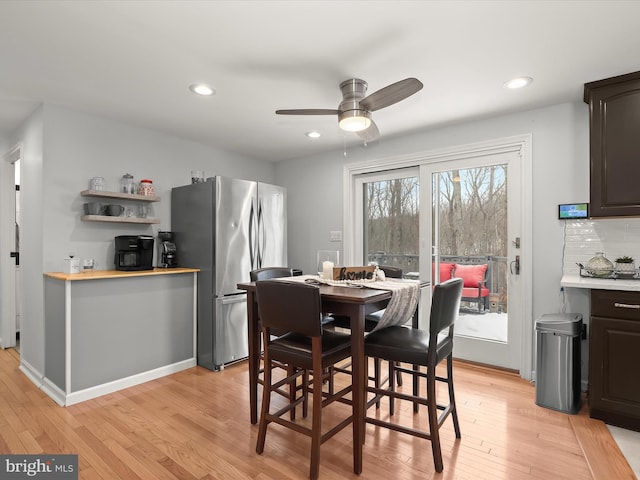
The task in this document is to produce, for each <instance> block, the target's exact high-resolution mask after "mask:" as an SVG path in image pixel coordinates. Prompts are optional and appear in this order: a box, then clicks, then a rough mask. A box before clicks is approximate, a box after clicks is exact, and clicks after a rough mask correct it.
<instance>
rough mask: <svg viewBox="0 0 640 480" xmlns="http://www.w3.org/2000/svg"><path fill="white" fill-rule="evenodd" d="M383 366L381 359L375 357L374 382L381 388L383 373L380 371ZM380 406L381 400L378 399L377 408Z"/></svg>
mask: <svg viewBox="0 0 640 480" xmlns="http://www.w3.org/2000/svg"><path fill="white" fill-rule="evenodd" d="M381 367H382V362H381V361H380V359H379V358H374V359H373V379H374V380H373V383H374V384H375V386H376V388H380V384H381V382H380V377H381V375H382V373H381V372H380V370H381ZM378 408H380V400H378V401H377V402H376V409H378Z"/></svg>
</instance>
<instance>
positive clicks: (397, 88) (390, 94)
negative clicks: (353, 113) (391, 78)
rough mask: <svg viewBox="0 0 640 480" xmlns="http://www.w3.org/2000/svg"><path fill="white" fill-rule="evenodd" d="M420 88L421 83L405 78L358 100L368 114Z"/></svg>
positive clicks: (408, 95)
mask: <svg viewBox="0 0 640 480" xmlns="http://www.w3.org/2000/svg"><path fill="white" fill-rule="evenodd" d="M422 87H423V85H422V82H421V81H420V80H418V79H417V78H405V79H404V80H400V81H399V82H396V83H392V84H391V85H387V86H386V87H384V88H381V89H380V90H378V91H376V92H373V93H372V94H371V95H368V96H366V97H365V98H363V99H362V100H360V106H361V107H363V108H365V109H367V110H369V111H370V112H375V111H376V110H380V109H381V108H384V107H388V106H389V105H393V104H394V103H398V102H399V101H401V100H404V99H405V98H407V97H410V96H411V95H413V94H414V93H416V92H418V91H420V90H421V89H422Z"/></svg>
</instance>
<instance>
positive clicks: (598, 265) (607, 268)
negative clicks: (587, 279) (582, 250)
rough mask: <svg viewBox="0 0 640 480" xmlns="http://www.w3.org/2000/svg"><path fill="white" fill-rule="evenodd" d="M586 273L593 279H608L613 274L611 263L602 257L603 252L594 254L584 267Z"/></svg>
mask: <svg viewBox="0 0 640 480" xmlns="http://www.w3.org/2000/svg"><path fill="white" fill-rule="evenodd" d="M585 268H586V270H587V273H589V274H590V275H593V276H594V277H609V276H611V275H612V274H613V263H612V262H611V260H609V259H608V258H606V257H605V256H604V252H596V256H595V257H593V258H591V259H590V260H589V261H588V262H587V265H586V267H585Z"/></svg>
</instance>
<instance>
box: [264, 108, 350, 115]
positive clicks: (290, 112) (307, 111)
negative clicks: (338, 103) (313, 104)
mask: <svg viewBox="0 0 640 480" xmlns="http://www.w3.org/2000/svg"><path fill="white" fill-rule="evenodd" d="M338 113H340V112H338V110H331V109H328V108H315V109H314V108H303V109H299V110H276V114H278V115H337V114H338Z"/></svg>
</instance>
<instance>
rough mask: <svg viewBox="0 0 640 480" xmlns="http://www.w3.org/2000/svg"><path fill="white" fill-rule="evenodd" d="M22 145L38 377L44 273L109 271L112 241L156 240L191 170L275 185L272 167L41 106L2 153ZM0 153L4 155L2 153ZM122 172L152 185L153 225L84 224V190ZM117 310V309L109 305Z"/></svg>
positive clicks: (27, 277) (27, 296)
mask: <svg viewBox="0 0 640 480" xmlns="http://www.w3.org/2000/svg"><path fill="white" fill-rule="evenodd" d="M18 143H21V144H22V146H23V161H22V187H21V192H22V194H23V202H24V203H23V222H22V224H23V231H22V252H21V264H22V265H23V267H22V269H23V277H22V278H23V289H22V291H23V292H24V298H23V310H22V311H23V315H22V318H21V322H22V323H21V336H20V338H21V357H22V360H23V362H26V363H27V364H28V365H29V366H30V367H31V368H32V369H33V370H34V371H35V372H36V373H40V374H42V373H43V372H44V323H43V322H44V320H43V317H44V315H43V303H44V289H43V283H44V282H43V276H42V274H43V272H48V271H63V270H64V268H65V262H64V260H63V259H64V257H66V256H68V255H69V254H70V253H74V254H75V255H76V256H78V257H81V258H89V257H91V258H95V259H97V262H98V268H100V269H112V268H113V237H114V236H116V235H138V234H147V235H154V236H155V235H157V232H158V230H170V228H171V223H170V211H171V208H170V207H171V206H170V195H169V193H170V190H171V188H172V187H175V186H179V185H184V184H186V183H189V182H190V181H191V177H190V172H191V170H192V169H199V170H204V171H205V174H206V175H207V176H213V175H226V176H230V177H237V178H247V179H251V180H259V181H264V182H269V183H274V182H275V178H274V168H273V165H272V164H270V163H266V162H258V161H255V160H253V159H250V158H246V157H243V156H240V155H238V154H234V153H231V152H226V151H223V150H220V149H215V148H212V147H208V146H204V145H201V144H198V143H195V142H192V141H189V140H186V139H181V138H177V137H172V136H169V135H165V134H163V133H160V132H156V131H152V130H148V129H144V128H139V127H136V126H132V125H127V124H123V123H121V122H116V121H113V120H109V119H105V118H101V117H97V116H94V115H90V114H86V113H81V112H77V111H73V110H68V109H64V108H60V107H56V106H52V105H44V106H42V107H40V108H39V109H38V110H37V111H36V112H34V114H33V115H32V116H31V117H30V118H29V119H28V120H27V121H26V122H25V123H24V124H23V125H22V126H21V127H20V128H19V129H18V130H17V131H16V132H15V133H14V134H13V135H12V136H11V137H10V138H8V139H5V140H4V141H3V142H0V144H2V145H6V146H7V147H6V148H5V151H7V150H8V149H9V148H11V147H12V146H14V145H16V144H18ZM3 153H4V152H3ZM124 173H131V174H132V175H134V177H135V178H136V180H140V179H142V178H150V179H151V180H153V182H154V185H155V188H156V195H158V196H160V197H161V201H160V202H158V203H154V204H153V207H152V208H153V209H154V216H155V217H158V218H159V219H160V221H161V222H160V224H158V225H153V226H150V225H132V224H108V223H99V222H82V221H80V216H81V214H82V204H83V203H84V202H85V201H86V199H85V198H83V197H81V196H80V192H81V191H82V190H86V189H88V188H89V179H90V178H91V177H94V176H102V177H105V179H106V181H107V185H108V188H109V189H110V190H115V189H117V186H118V180H119V178H120V177H121V176H122V175H123V174H124ZM114 308H117V306H114Z"/></svg>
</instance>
